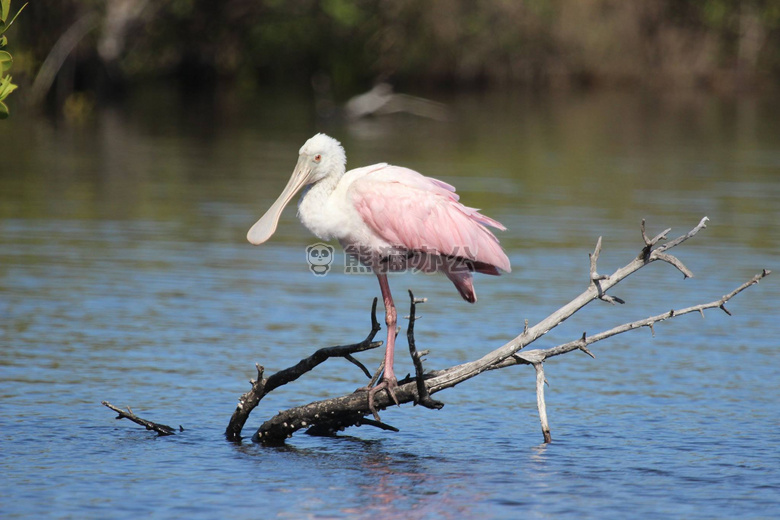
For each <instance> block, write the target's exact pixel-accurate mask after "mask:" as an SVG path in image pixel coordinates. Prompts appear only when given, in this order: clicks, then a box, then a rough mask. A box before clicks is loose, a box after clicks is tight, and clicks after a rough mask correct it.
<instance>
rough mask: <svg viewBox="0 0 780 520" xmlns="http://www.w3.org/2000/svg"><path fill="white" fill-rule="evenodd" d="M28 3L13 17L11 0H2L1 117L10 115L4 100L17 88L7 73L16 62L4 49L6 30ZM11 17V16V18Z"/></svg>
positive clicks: (0, 56) (0, 17) (0, 35)
mask: <svg viewBox="0 0 780 520" xmlns="http://www.w3.org/2000/svg"><path fill="white" fill-rule="evenodd" d="M26 6H27V4H24V5H23V6H22V7H21V9H19V10H18V11H17V12H16V14H15V15H13V17H11V0H0V119H5V118H7V117H8V115H9V112H8V106H7V105H6V104H5V103H4V102H3V101H4V100H5V98H7V97H8V95H9V94H11V92H13V91H14V90H16V85H14V84H13V83H11V76H10V75H6V74H5V73H6V72H7V71H8V69H10V68H11V65H13V63H14V58H13V56H11V53H9V52H8V51H4V50H2V49H4V48H5V46H6V45H7V44H8V37H7V36H5V32H6V31H7V30H8V29H9V28H10V27H11V25H12V24H13V23H14V21H15V20H16V17H17V16H19V13H21V12H22V9H24V8H25V7H26ZM9 17H10V18H9Z"/></svg>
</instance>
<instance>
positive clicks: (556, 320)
mask: <svg viewBox="0 0 780 520" xmlns="http://www.w3.org/2000/svg"><path fill="white" fill-rule="evenodd" d="M707 221H708V219H707V217H704V218H702V219H701V221H700V222H699V224H698V225H697V226H696V227H694V228H693V229H691V230H690V231H688V232H687V233H685V234H684V235H681V236H679V237H677V238H676V239H674V240H673V241H671V242H668V243H666V244H663V245H660V246H659V245H658V243H659V242H660V241H661V240H664V239H665V238H666V235H667V234H668V233H669V231H670V230H665V231H664V232H663V233H660V234H658V235H656V236H654V237H653V238H649V237H647V234H646V232H645V227H644V222H643V224H642V236H643V241H644V244H645V245H644V247H643V249H642V251H641V252H640V254H639V255H638V256H637V257H636V258H635V259H634V260H633V261H631V262H630V263H629V264H627V265H625V266H624V267H622V268H620V269H617V270H616V271H615V272H614V273H612V274H611V275H599V274H598V272H597V270H596V266H597V261H598V257H599V254H600V252H601V239H600V238H599V241H598V242H597V244H596V248H595V250H594V252H593V254H591V255H590V284H589V286H588V288H587V289H586V290H585V291H584V292H583V293H582V294H580V295H579V296H577V297H576V298H574V299H573V300H571V301H570V302H569V303H567V304H566V305H564V306H563V307H561V308H560V309H558V310H557V311H555V312H553V313H552V314H550V315H549V316H548V317H547V318H545V319H543V320H542V321H540V322H539V323H537V324H536V325H534V326H532V327H529V326H528V324H527V321H526V324H525V327H524V329H523V332H522V333H521V334H519V335H518V336H517V337H515V338H514V339H512V340H511V341H509V342H508V343H506V344H505V345H503V346H501V347H499V348H497V349H495V350H493V351H492V352H490V353H488V354H486V355H485V356H483V357H482V358H480V359H477V360H474V361H471V362H468V363H464V364H461V365H457V366H454V367H450V368H448V369H446V370H437V371H432V372H429V373H428V374H425V375H424V376H423V377H422V380H423V381H424V383H425V384H424V389H423V387H421V386H420V380H421V378H420V376H419V373H420V371H419V370H418V369H416V372H417V374H418V375H417V376H416V377H414V378H411V377H409V378H406V379H404V380H402V381H399V383H398V389H397V391H396V398H397V399H398V402H399V403H407V402H415V403H416V402H420V400H421V395H425V393H426V392H425V391H426V390H427V393H428V394H429V395H430V394H434V393H436V392H440V391H442V390H444V389H446V388H450V387H452V386H455V385H457V384H459V383H461V382H463V381H466V380H467V379H471V378H472V377H475V376H477V375H479V374H481V373H482V372H484V371H486V370H494V369H498V368H503V367H506V366H511V365H516V364H532V365H534V367H535V368H536V370H537V377H539V374H541V379H542V380H544V375H543V367H542V362H543V361H544V360H545V359H547V358H549V357H552V356H555V355H560V354H564V353H566V352H570V351H572V350H582V351H583V352H585V353H586V354H588V355H590V356H593V354H592V353H591V352H590V350H588V346H589V345H591V344H592V343H595V342H596V341H600V340H602V339H605V338H607V337H610V336H614V335H615V334H619V333H621V332H626V331H628V330H633V329H635V328H639V327H643V326H647V327H650V328H651V329H652V325H653V324H654V323H656V322H658V321H663V320H666V319H669V318H672V317H676V316H681V315H683V314H687V313H690V312H694V311H699V312H703V311H704V310H705V309H709V308H713V307H720V308H721V309H723V310H725V306H724V304H725V302H726V301H728V300H729V299H730V298H731V297H733V296H734V295H736V294H738V293H739V292H740V291H742V290H744V289H745V288H747V287H749V286H750V285H753V284H754V283H757V281H758V280H759V279H760V278H763V277H764V276H766V275H768V274H769V271H764V272H763V273H762V274H760V275H757V277H756V278H754V279H753V280H751V281H750V282H747V283H746V284H743V285H742V286H740V287H739V288H738V289H736V290H735V291H733V292H732V293H730V294H729V295H726V296H724V297H723V298H721V299H720V300H717V301H715V302H711V303H707V304H702V305H697V306H694V307H689V308H686V309H682V310H678V311H670V312H667V313H664V314H661V315H658V316H654V317H651V318H646V319H644V320H639V321H636V322H631V323H627V324H625V325H621V326H619V327H615V328H614V329H610V330H609V331H605V332H602V333H600V334H596V335H592V336H587V335H586V334H583V336H582V337H581V338H579V339H577V340H576V341H572V342H570V343H566V344H564V345H559V346H558V347H554V348H552V349H546V350H531V351H525V352H522V353H518V352H519V351H520V350H521V349H523V348H525V347H526V346H528V345H530V344H531V343H533V342H534V341H536V340H537V339H539V338H540V337H542V336H544V335H545V334H547V332H549V331H550V330H552V329H553V328H555V327H556V326H557V325H559V324H560V323H562V322H563V321H565V320H566V319H567V318H569V317H570V316H571V315H572V314H574V313H575V312H577V311H578V310H580V309H581V308H583V307H584V306H585V305H587V304H588V303H590V302H591V301H593V300H594V299H605V300H606V301H611V302H612V303H615V302H616V301H620V302H622V300H619V299H617V298H615V297H609V298H606V296H608V295H607V294H606V292H607V291H608V290H609V289H610V288H612V287H613V286H615V285H616V284H618V283H619V282H621V281H622V280H624V279H625V278H627V277H628V276H629V275H631V274H633V273H634V272H636V271H638V270H639V269H641V268H642V267H644V266H646V265H648V264H650V263H652V262H655V261H657V260H660V261H662V262H667V263H670V264H672V265H674V266H675V267H676V268H677V269H679V270H680V271H682V272H683V273H684V274H685V275H686V276H688V277H689V276H692V273H691V272H690V271H689V270H688V269H687V268H685V267H684V266H683V264H682V263H681V262H679V260H677V259H676V258H675V257H673V256H672V255H670V254H669V253H668V251H669V250H670V249H672V248H674V247H676V246H678V245H680V244H682V243H683V242H685V241H686V240H688V239H690V238H692V237H693V236H695V235H696V234H697V233H698V232H699V231H700V230H701V229H703V228H705V227H706V223H707ZM412 298H413V297H412ZM414 304H415V301H414V300H412V316H413V313H414ZM726 312H728V311H726ZM410 325H411V326H412V327H413V322H411V323H410ZM408 337H409V338H410V341H411V342H412V343H413V342H414V339H413V334H412V333H409V334H408ZM413 360H414V356H413ZM415 364H416V363H415ZM375 399H376V401H375V403H374V404H375V407H376V408H377V409H379V410H381V409H385V408H387V407H388V406H390V405H391V404H393V402H392V401H391V400H390V398H389V397H387V396H386V395H385V394H384V393H383V394H378V395H377V396H375ZM537 401H538V404H539V412H540V419H541V421H542V429H543V432H544V435H545V440H546V441H547V439H548V438H549V425H548V424H547V419H546V410H545V407H544V395H543V392H542V393H539V385H538V384H537ZM370 413H371V410H369V407H368V403H367V397H366V395H365V393H362V392H358V393H354V394H350V395H345V396H342V397H337V398H333V399H327V400H324V401H318V402H314V403H310V404H308V405H304V406H299V407H296V408H291V409H289V410H285V411H282V412H280V413H278V414H277V415H276V416H274V417H272V418H271V419H269V420H267V421H266V422H264V423H263V424H262V425H261V426H260V428H259V429H258V430H257V432H256V433H255V435H254V437H253V440H255V441H258V442H263V443H269V444H274V443H281V442H284V439H285V438H287V437H289V436H291V435H292V434H293V433H294V432H295V431H297V430H298V429H300V428H307V427H308V428H311V426H312V425H313V424H319V423H324V424H327V425H329V431H338V430H340V429H343V428H346V427H348V426H352V425H360V424H363V423H362V418H363V417H365V416H367V415H369V414H370Z"/></svg>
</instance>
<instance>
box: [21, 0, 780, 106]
mask: <svg viewBox="0 0 780 520" xmlns="http://www.w3.org/2000/svg"><path fill="white" fill-rule="evenodd" d="M17 23H18V24H19V25H20V27H19V29H17V34H16V35H15V42H14V45H15V47H14V49H13V50H14V54H15V56H16V58H17V60H16V61H17V63H16V64H15V66H14V67H15V70H17V71H18V72H16V75H17V78H18V79H19V80H21V81H24V82H30V83H31V82H32V81H33V79H34V78H35V76H36V74H38V71H40V70H41V67H42V65H43V63H44V60H46V58H47V56H49V53H50V52H51V51H52V49H53V48H55V46H56V45H57V42H58V41H61V39H62V38H63V35H66V34H68V31H71V33H73V32H75V33H77V34H75V35H74V34H71V35H70V36H71V37H72V38H73V39H75V40H76V44H75V46H74V47H73V48H72V50H71V52H69V53H67V55H66V59H64V61H63V62H62V64H61V67H54V65H56V63H55V64H54V65H52V64H50V67H52V68H56V69H57V70H56V72H57V74H56V80H55V79H52V80H51V81H50V82H49V83H50V84H51V85H54V86H55V87H56V89H49V88H47V87H49V86H50V85H47V84H46V82H43V85H39V86H38V90H43V91H44V94H45V93H46V92H49V96H50V99H51V97H52V96H54V97H57V95H56V94H51V91H59V93H60V94H59V100H60V101H63V100H64V99H66V98H67V97H68V96H70V95H71V94H72V93H74V92H75V93H79V92H86V93H89V94H90V95H92V94H94V95H96V96H97V98H100V97H103V96H106V95H108V94H109V93H115V92H118V91H121V89H118V87H122V86H126V85H128V84H129V83H132V82H139V81H147V80H150V79H158V78H172V77H175V78H177V79H178V80H180V81H181V84H182V85H184V86H186V87H188V88H191V87H199V86H200V87H208V86H213V85H214V84H216V83H218V82H229V83H232V84H234V85H239V86H242V87H246V88H249V89H251V88H253V87H256V86H258V85H269V84H272V85H280V84H281V85H297V86H301V87H304V88H309V85H310V84H311V82H312V80H314V81H315V83H318V84H319V85H320V87H322V86H323V84H324V86H325V87H326V88H330V89H332V90H333V92H335V93H336V95H337V96H348V95H351V94H354V93H355V92H359V91H362V90H365V89H366V88H367V87H368V86H370V85H371V84H372V83H373V82H375V81H377V80H378V79H389V80H391V81H392V82H393V83H394V84H396V85H398V86H400V87H401V88H406V89H410V88H418V89H419V88H463V87H470V88H473V87H485V86H495V85H504V86H506V85H512V86H516V85H521V86H524V87H527V88H531V89H542V88H571V87H575V88H576V87H583V86H584V87H594V86H596V87H597V86H621V87H626V86H630V87H633V86H637V85H642V86H650V87H654V88H668V87H685V88H698V89H712V90H717V91H740V90H745V89H755V88H765V87H766V86H771V85H773V84H774V83H775V82H777V80H778V78H780V1H778V0H632V1H625V0H525V1H514V0H483V1H480V2H474V1H471V0H430V1H419V0H393V1H387V0H225V1H220V2H214V1H212V0H164V1H148V0H60V1H56V2H54V1H44V0H37V1H36V0H34V1H32V2H31V3H30V5H29V6H28V8H27V9H26V11H25V15H24V16H23V17H20V19H19V21H17ZM79 24H81V25H79ZM74 28H75V29H74ZM79 31H80V32H79ZM39 94H40V93H39Z"/></svg>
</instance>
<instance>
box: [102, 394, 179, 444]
mask: <svg viewBox="0 0 780 520" xmlns="http://www.w3.org/2000/svg"><path fill="white" fill-rule="evenodd" d="M101 404H102V405H103V406H106V407H108V408H110V409H112V410H114V411H115V412H116V413H117V414H119V415H117V416H116V418H117V419H130V420H131V421H133V422H134V423H136V424H140V425H141V426H143V427H144V428H146V429H147V430H152V431H155V432H157V435H160V436H165V435H176V434H175V433H174V432H175V431H176V430H175V429H174V428H172V427H170V426H167V425H165V424H160V423H155V422H152V421H147V420H146V419H142V418H140V417H138V416H137V415H136V414H134V413H133V411H132V410H131V409H130V407H129V406H128V407H127V411H125V410H122V409H121V408H118V407H116V406H114V405H113V404H111V403H109V402H108V401H101ZM179 431H184V428H182V427H181V426H179Z"/></svg>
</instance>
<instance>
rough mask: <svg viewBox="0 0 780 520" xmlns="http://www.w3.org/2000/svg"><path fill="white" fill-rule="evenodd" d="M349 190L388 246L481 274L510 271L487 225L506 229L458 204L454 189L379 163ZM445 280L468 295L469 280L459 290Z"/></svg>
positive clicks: (357, 206) (361, 211)
mask: <svg viewBox="0 0 780 520" xmlns="http://www.w3.org/2000/svg"><path fill="white" fill-rule="evenodd" d="M377 166H380V165H377ZM349 190H350V195H351V197H352V201H353V202H354V204H355V207H356V208H357V210H358V212H359V213H360V215H361V216H362V217H363V220H364V221H365V222H366V224H367V225H368V226H369V227H370V228H371V229H372V230H373V231H374V232H375V233H377V234H378V235H379V236H380V237H382V238H383V239H384V240H385V241H387V242H389V243H390V244H393V245H395V246H400V247H404V248H406V249H412V250H418V251H426V252H429V253H432V252H436V253H438V254H442V255H446V256H455V257H460V258H466V259H468V260H472V261H474V263H475V270H476V271H478V272H483V273H486V274H499V273H498V271H497V270H496V268H498V269H501V270H503V271H506V272H510V271H511V267H510V265H509V258H507V256H506V254H505V253H504V251H503V250H502V249H501V246H500V245H499V242H498V239H497V238H496V237H495V236H494V235H493V233H491V232H490V231H489V230H488V228H487V226H492V227H494V228H497V229H501V230H504V229H506V228H505V227H504V226H502V225H501V223H499V222H497V221H495V220H493V219H491V218H489V217H486V216H485V215H482V214H481V213H479V211H478V210H477V209H474V208H469V207H467V206H464V205H463V204H461V203H460V202H458V199H459V197H458V195H457V194H456V193H455V188H454V187H453V186H451V185H449V184H447V183H446V182H442V181H440V180H437V179H433V178H430V177H425V176H423V175H421V174H419V173H417V172H416V171H414V170H410V169H408V168H402V167H399V166H390V165H382V167H379V168H376V169H373V168H372V169H371V171H370V172H369V173H367V174H365V175H362V176H360V177H359V178H358V179H356V180H355V181H354V182H353V183H352V185H351V186H350V188H349ZM448 277H449V278H450V279H451V280H452V281H453V282H454V283H455V285H456V286H458V290H461V294H463V292H464V290H467V289H471V291H470V292H471V293H473V288H472V287H470V276H469V277H468V278H469V280H463V284H464V287H460V286H459V284H458V282H457V281H456V279H454V278H453V276H450V275H449V274H448ZM455 278H457V277H455ZM466 286H469V287H466ZM464 298H466V296H465V295H464ZM466 299H467V300H468V299H469V298H466ZM470 301H471V300H470Z"/></svg>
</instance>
